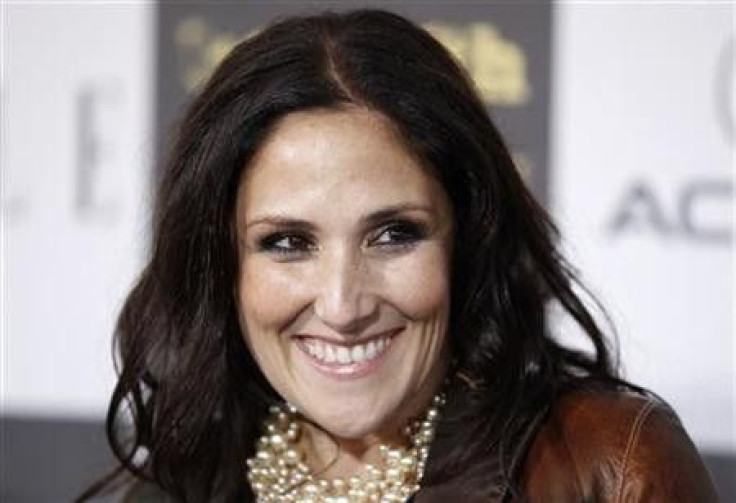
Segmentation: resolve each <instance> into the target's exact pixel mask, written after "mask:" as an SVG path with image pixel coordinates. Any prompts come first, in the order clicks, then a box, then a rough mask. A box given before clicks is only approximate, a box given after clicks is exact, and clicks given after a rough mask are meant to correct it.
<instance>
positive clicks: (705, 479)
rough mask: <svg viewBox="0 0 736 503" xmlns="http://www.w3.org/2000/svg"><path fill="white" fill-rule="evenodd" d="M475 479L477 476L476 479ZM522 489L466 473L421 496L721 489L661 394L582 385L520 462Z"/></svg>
mask: <svg viewBox="0 0 736 503" xmlns="http://www.w3.org/2000/svg"><path fill="white" fill-rule="evenodd" d="M473 480H474V482H473V484H477V483H478V482H477V480H478V479H473ZM521 485H522V488H521V489H522V491H523V494H522V495H517V496H514V495H511V494H510V493H509V491H508V490H501V491H500V492H499V494H498V495H497V496H486V497H483V498H480V497H477V496H472V495H473V494H479V493H480V492H482V491H478V490H477V489H476V488H473V487H468V484H467V481H465V482H463V481H462V480H455V481H453V483H451V484H447V485H445V486H439V487H432V488H426V489H424V490H421V491H419V493H417V495H416V497H415V500H414V501H415V503H440V502H441V503H460V502H463V503H471V502H478V503H479V502H480V501H484V502H494V501H495V502H510V503H522V502H524V503H588V502H590V503H592V502H595V503H634V502H636V503H715V502H717V501H718V497H717V496H716V492H715V489H714V487H713V484H712V482H711V480H710V477H709V475H708V472H707V470H706V469H705V466H704V465H703V462H702V460H701V459H700V456H699V455H698V453H697V451H696V450H695V446H694V445H693V443H692V441H691V440H690V438H689V437H688V436H687V433H686V432H685V430H684V429H683V427H682V425H681V424H680V421H679V420H678V418H677V416H676V415H675V413H674V412H673V411H672V409H671V408H669V407H668V406H667V405H666V404H664V403H663V402H662V401H661V400H658V399H657V398H654V397H650V396H642V395H638V394H633V393H622V392H595V393H594V392H576V393H571V394H569V395H567V396H565V397H564V398H562V399H560V400H559V403H557V404H556V405H555V406H554V407H553V409H552V412H551V414H550V416H549V418H548V419H547V420H546V421H545V422H544V423H543V425H542V426H541V428H540V430H539V432H538V433H537V434H536V436H535V437H534V439H533V441H532V443H531V446H530V448H529V451H528V454H527V456H526V459H525V460H524V462H523V464H522V465H521Z"/></svg>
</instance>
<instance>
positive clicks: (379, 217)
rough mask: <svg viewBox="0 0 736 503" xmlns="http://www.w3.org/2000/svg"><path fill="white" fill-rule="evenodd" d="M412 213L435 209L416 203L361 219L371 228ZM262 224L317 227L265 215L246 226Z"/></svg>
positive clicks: (304, 228)
mask: <svg viewBox="0 0 736 503" xmlns="http://www.w3.org/2000/svg"><path fill="white" fill-rule="evenodd" d="M411 211H421V212H424V213H430V214H433V213H434V208H433V207H432V206H426V205H423V204H414V203H400V204H394V205H390V206H386V207H384V208H381V209H380V210H377V211H374V212H372V213H369V214H367V215H364V216H362V217H361V218H360V223H361V225H363V226H366V227H371V226H373V225H376V224H378V223H380V222H385V221H386V220H390V219H391V218H395V217H397V216H399V215H401V214H402V213H406V212H411ZM260 224H270V225H275V226H280V227H290V228H293V229H295V230H304V231H312V232H313V231H315V230H316V228H317V226H316V225H314V224H313V223H312V222H310V221H308V220H303V219H299V218H292V217H289V216H286V215H278V214H275V215H265V216H262V217H258V218H255V219H253V220H251V221H250V222H247V223H246V224H245V228H246V229H248V228H250V227H252V226H254V225H260Z"/></svg>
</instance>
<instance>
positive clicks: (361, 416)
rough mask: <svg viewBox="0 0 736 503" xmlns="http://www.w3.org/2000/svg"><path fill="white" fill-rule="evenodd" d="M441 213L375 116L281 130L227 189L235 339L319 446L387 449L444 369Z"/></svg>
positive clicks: (430, 182)
mask: <svg viewBox="0 0 736 503" xmlns="http://www.w3.org/2000/svg"><path fill="white" fill-rule="evenodd" d="M452 222H453V220H452V209H451V207H450V203H449V201H448V199H447V196H446V194H445V192H444V190H443V189H442V187H441V185H440V184H439V183H438V182H437V181H436V180H435V179H434V178H433V177H432V176H430V175H429V174H428V172H427V170H426V168H425V167H423V166H422V165H421V163H420V161H419V160H418V159H417V158H416V156H414V155H413V154H412V153H411V152H410V151H409V150H408V149H407V148H406V147H405V146H404V145H403V144H402V142H401V141H400V140H399V139H398V137H397V135H396V134H395V133H394V132H393V131H392V130H391V128H390V126H389V125H388V122H387V120H386V119H385V118H383V117H382V116H380V115H378V114H376V113H374V112H369V111H366V110H362V109H350V110H328V109H320V110H316V111H306V112H297V113H293V114H291V115H288V116H286V117H285V118H284V119H282V120H281V121H280V122H279V123H278V125H277V127H276V128H275V129H274V130H273V131H272V132H271V134H270V135H269V137H268V138H267V139H266V141H265V143H264V144H263V145H262V147H261V148H260V150H259V151H258V153H257V154H256V155H255V157H254V158H253V159H252V161H251V162H250V164H249V165H248V166H247V168H246V170H245V174H244V176H243V180H242V182H241V185H240V187H239V192H238V202H237V227H238V238H239V246H240V277H239V282H238V295H239V308H240V317H241V325H242V327H243V332H244V334H245V335H244V337H245V340H246V343H247V344H248V346H249V348H250V351H251V352H252V354H253V356H254V357H255V360H256V361H257V363H258V365H259V366H260V368H261V370H262V371H263V373H264V374H265V376H266V378H267V379H268V380H269V382H270V383H271V385H272V386H273V387H274V389H276V391H278V393H279V394H280V395H281V396H282V397H283V398H284V399H286V400H287V401H288V402H290V403H291V404H293V405H295V406H296V407H297V408H298V409H299V410H300V411H301V412H302V413H303V414H304V415H306V416H307V417H309V418H310V419H312V420H313V421H315V422H316V423H317V424H319V425H320V426H322V427H323V428H324V429H325V430H327V431H328V432H330V433H331V434H333V435H335V436H337V437H340V438H345V439H362V438H367V437H371V436H379V437H380V436H383V435H393V434H394V433H395V431H396V429H397V428H399V427H400V426H401V425H403V424H405V422H406V421H407V420H409V418H411V417H413V416H415V415H417V414H419V413H420V412H421V410H422V408H423V407H424V406H425V405H426V404H427V402H428V401H429V399H430V397H431V396H432V395H433V394H434V392H435V391H436V389H437V388H438V386H439V385H440V383H441V381H442V379H443V376H444V371H445V368H446V363H447V354H448V353H447V323H448V315H449V310H450V293H449V289H450V263H451V253H452Z"/></svg>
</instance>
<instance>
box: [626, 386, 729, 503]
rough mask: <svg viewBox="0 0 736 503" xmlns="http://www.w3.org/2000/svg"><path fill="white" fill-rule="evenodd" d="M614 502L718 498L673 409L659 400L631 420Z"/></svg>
mask: <svg viewBox="0 0 736 503" xmlns="http://www.w3.org/2000/svg"><path fill="white" fill-rule="evenodd" d="M612 501H614V502H616V503H634V502H641V503H644V502H646V503H666V502H680V503H710V502H714V503H715V502H717V501H718V497H717V496H716V493H715V490H714V488H713V484H712V483H711V480H710V477H709V475H708V472H707V470H706V468H705V466H704V465H703V462H702V460H701V459H700V456H699V455H698V452H697V450H696V449H695V446H694V445H693V443H692V441H691V440H690V438H689V437H688V435H687V433H686V432H685V430H684V429H683V428H682V425H681V424H680V421H679V420H678V418H677V416H676V415H675V413H674V412H673V411H672V409H670V408H669V407H667V406H665V405H663V404H662V403H661V402H657V401H653V400H652V401H649V402H647V403H646V405H645V406H644V407H643V408H642V409H641V411H640V412H639V414H638V415H637V416H636V418H635V420H634V422H633V424H632V429H631V432H630V434H629V441H628V442H627V446H626V450H625V452H624V453H623V459H622V468H621V476H620V480H619V487H618V489H617V490H616V493H615V495H614V498H613V499H612Z"/></svg>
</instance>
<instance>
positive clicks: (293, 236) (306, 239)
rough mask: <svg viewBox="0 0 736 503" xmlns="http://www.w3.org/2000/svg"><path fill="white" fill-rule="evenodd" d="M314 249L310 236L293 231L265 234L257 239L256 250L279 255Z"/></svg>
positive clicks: (306, 251)
mask: <svg viewBox="0 0 736 503" xmlns="http://www.w3.org/2000/svg"><path fill="white" fill-rule="evenodd" d="M315 249H316V246H315V245H314V243H313V241H312V239H311V237H310V236H307V235H305V234H303V233H299V232H294V231H279V232H274V233H272V234H267V235H266V236H263V237H261V238H260V239H259V240H258V250H259V251H263V252H268V253H277V254H281V255H289V254H291V255H293V254H305V253H309V252H312V251H314V250H315Z"/></svg>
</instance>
